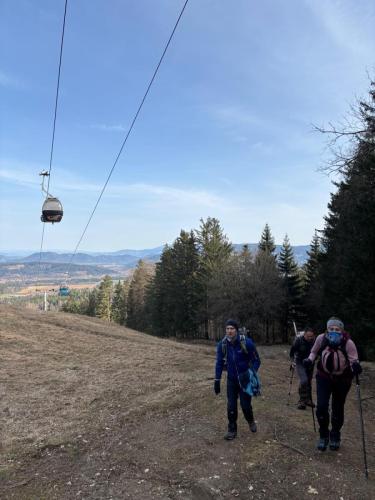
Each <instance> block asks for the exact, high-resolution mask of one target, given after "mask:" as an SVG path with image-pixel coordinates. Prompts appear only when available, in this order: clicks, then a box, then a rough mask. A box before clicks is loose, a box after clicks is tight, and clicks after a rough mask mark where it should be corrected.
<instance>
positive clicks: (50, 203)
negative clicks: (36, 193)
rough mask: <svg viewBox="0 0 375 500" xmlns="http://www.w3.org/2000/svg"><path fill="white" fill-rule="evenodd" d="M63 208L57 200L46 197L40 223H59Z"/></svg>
mask: <svg viewBox="0 0 375 500" xmlns="http://www.w3.org/2000/svg"><path fill="white" fill-rule="evenodd" d="M63 213H64V212H63V207H62V204H61V202H60V200H59V199H58V198H53V197H52V196H47V198H46V199H45V201H44V203H43V207H42V215H41V217H40V219H41V221H42V222H52V224H53V223H55V222H60V221H61V219H62V217H63Z"/></svg>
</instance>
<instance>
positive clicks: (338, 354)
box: [308, 333, 358, 376]
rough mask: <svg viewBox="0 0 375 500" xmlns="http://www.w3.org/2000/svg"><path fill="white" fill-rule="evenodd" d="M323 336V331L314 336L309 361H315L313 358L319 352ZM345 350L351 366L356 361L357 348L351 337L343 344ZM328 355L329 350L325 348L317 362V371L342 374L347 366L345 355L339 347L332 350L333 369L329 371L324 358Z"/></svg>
mask: <svg viewBox="0 0 375 500" xmlns="http://www.w3.org/2000/svg"><path fill="white" fill-rule="evenodd" d="M324 336H325V333H322V334H321V335H318V337H317V338H316V340H315V343H314V345H313V347H312V349H311V353H310V355H309V357H308V359H310V360H311V361H315V359H316V357H317V355H318V353H319V350H320V348H321V345H322V342H323V339H324ZM345 350H346V353H347V355H348V360H349V363H350V367H351V366H352V364H353V363H354V362H355V361H358V352H357V348H356V346H355V344H354V342H353V341H352V340H351V339H348V340H347V342H346V344H345ZM328 355H329V350H328V349H327V350H326V349H325V350H324V351H323V352H322V354H321V357H320V362H319V364H318V371H319V372H323V373H324V374H327V375H335V376H337V375H342V374H343V373H344V371H345V370H346V371H348V368H349V367H348V364H347V360H346V358H345V355H344V353H343V352H342V351H341V350H340V349H337V350H336V351H334V352H333V370H332V372H329V371H328V370H327V369H326V360H327V357H328Z"/></svg>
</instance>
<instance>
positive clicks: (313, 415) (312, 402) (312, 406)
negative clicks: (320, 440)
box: [310, 388, 316, 432]
mask: <svg viewBox="0 0 375 500" xmlns="http://www.w3.org/2000/svg"><path fill="white" fill-rule="evenodd" d="M310 401H311V414H312V419H313V424H314V432H316V425H315V413H314V408H315V405H314V401H313V398H312V388H311V393H310Z"/></svg>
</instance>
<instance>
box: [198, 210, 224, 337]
mask: <svg viewBox="0 0 375 500" xmlns="http://www.w3.org/2000/svg"><path fill="white" fill-rule="evenodd" d="M195 232H196V238H197V243H198V249H199V255H200V257H199V273H198V278H199V282H200V285H201V289H202V299H201V304H202V305H201V311H200V317H201V322H202V325H203V327H204V335H205V338H209V320H210V317H211V316H212V314H211V312H210V308H211V304H210V300H209V293H208V290H209V287H210V281H211V280H212V279H214V277H215V274H217V273H219V274H220V270H221V269H223V268H224V267H225V266H226V265H227V263H228V262H229V259H230V256H231V254H232V251H233V247H232V244H231V243H230V242H229V241H228V238H227V236H226V235H225V234H224V231H223V229H222V227H221V225H220V222H219V221H218V219H215V218H212V217H208V218H207V220H206V221H204V220H203V219H201V225H200V227H199V229H198V230H196V231H195Z"/></svg>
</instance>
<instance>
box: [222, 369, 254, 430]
mask: <svg viewBox="0 0 375 500" xmlns="http://www.w3.org/2000/svg"><path fill="white" fill-rule="evenodd" d="M238 396H239V397H240V405H241V409H242V412H243V414H244V417H245V419H246V420H247V421H248V422H253V420H254V415H253V409H252V406H251V396H249V394H247V393H246V392H244V391H242V390H241V387H240V384H239V383H238V380H232V379H229V378H228V380H227V398H228V430H229V431H237V417H238V410H237V400H238Z"/></svg>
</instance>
